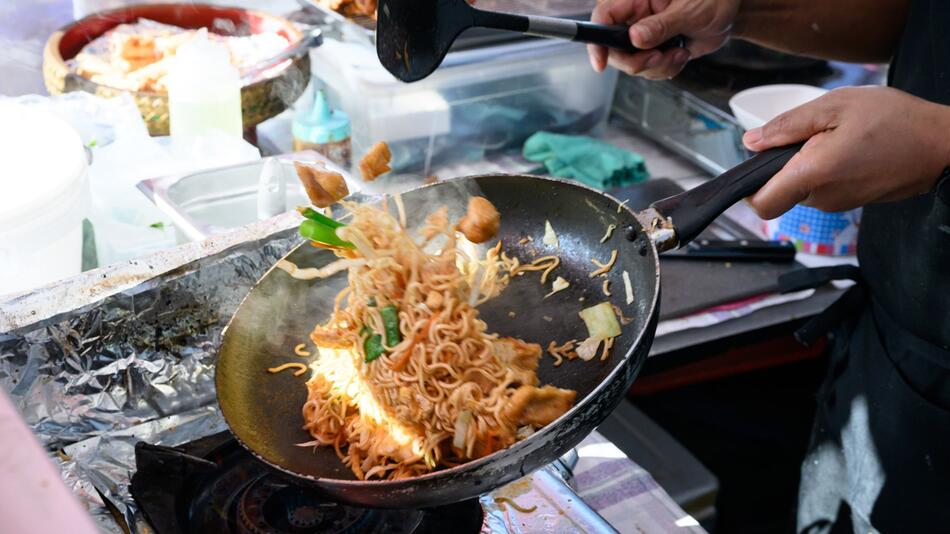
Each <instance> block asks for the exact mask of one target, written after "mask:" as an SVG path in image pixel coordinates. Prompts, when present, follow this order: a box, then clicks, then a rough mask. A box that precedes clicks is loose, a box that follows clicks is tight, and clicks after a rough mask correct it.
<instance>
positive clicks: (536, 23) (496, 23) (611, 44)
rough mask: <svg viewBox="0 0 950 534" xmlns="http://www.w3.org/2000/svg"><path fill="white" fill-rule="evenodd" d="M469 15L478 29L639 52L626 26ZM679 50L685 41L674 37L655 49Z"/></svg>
mask: <svg viewBox="0 0 950 534" xmlns="http://www.w3.org/2000/svg"><path fill="white" fill-rule="evenodd" d="M472 12H473V13H472V15H473V16H472V20H473V25H474V26H480V27H482V28H492V29H496V30H508V31H515V32H520V33H523V34H525V35H533V36H535V37H548V38H552V39H568V40H571V41H577V42H580V43H591V44H599V45H603V46H606V47H608V48H614V49H617V50H623V51H624V52H639V51H640V50H641V49H639V48H637V47H636V46H633V43H632V42H630V28H629V27H628V26H608V25H606V24H594V23H593V22H583V21H578V20H571V19H560V18H556V17H544V16H541V15H516V14H512V13H499V12H497V11H485V10H482V9H474V8H472ZM683 46H686V40H685V38H683V37H682V36H679V35H678V36H676V37H673V38H672V39H670V40H668V41H666V42H664V43H663V44H661V45H660V46H658V47H657V49H659V50H669V49H671V48H681V47H683Z"/></svg>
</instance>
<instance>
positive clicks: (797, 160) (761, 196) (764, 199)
mask: <svg viewBox="0 0 950 534" xmlns="http://www.w3.org/2000/svg"><path fill="white" fill-rule="evenodd" d="M805 160H806V157H805V156H803V155H802V153H801V152H799V153H798V154H796V155H795V156H794V157H793V158H792V159H791V160H789V162H788V163H786V164H785V167H784V168H783V169H782V170H781V171H779V172H778V174H776V175H775V176H773V177H772V179H771V180H769V181H768V182H766V184H765V185H764V186H762V189H759V191H758V192H757V193H756V194H755V195H753V196H752V197H751V198H749V199H748V200H749V204H750V205H751V206H752V209H754V210H755V212H756V213H757V214H758V215H759V217H761V218H763V219H774V218H776V217H778V216H779V215H781V214H783V213H785V212H786V211H788V210H790V209H792V208H793V207H794V206H795V204H798V203H799V202H802V201H804V200H805V199H807V198H808V194H809V191H808V189H807V187H805V186H804V184H805V183H806V182H805V181H804V180H803V177H805V176H807V174H808V166H809V165H808V162H807V161H805Z"/></svg>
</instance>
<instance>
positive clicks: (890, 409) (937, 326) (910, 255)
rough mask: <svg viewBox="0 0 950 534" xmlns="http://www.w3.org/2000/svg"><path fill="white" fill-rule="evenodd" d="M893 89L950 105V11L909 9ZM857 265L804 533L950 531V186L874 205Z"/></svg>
mask: <svg viewBox="0 0 950 534" xmlns="http://www.w3.org/2000/svg"><path fill="white" fill-rule="evenodd" d="M869 9H870V7H869ZM888 81H889V83H890V85H892V86H893V87H896V88H898V89H901V90H904V91H907V92H909V93H911V94H914V95H917V96H919V97H922V98H925V99H927V100H930V101H933V102H938V103H942V104H947V105H950V2H947V1H945V0H914V1H913V2H912V5H911V7H910V12H909V16H908V20H907V24H906V27H905V29H904V33H903V36H902V38H901V41H900V44H899V47H898V50H897V52H896V54H895V57H894V60H893V62H892V65H891V70H890V73H889V80H888ZM947 135H950V132H948V133H947ZM858 258H859V260H860V264H861V278H863V282H862V285H861V286H859V287H858V289H856V290H855V291H854V292H852V293H851V297H852V298H851V300H850V304H851V306H850V307H851V308H855V306H854V303H855V302H860V304H859V305H858V306H856V308H857V309H856V312H855V313H852V314H850V316H849V317H848V318H847V319H846V320H845V321H844V323H843V324H842V325H841V326H840V327H839V328H838V329H837V331H836V335H835V344H834V349H833V353H832V358H831V364H830V370H829V373H828V376H827V378H826V379H825V383H824V384H823V385H822V387H821V390H820V391H819V398H818V401H819V405H818V411H817V415H816V420H815V428H814V432H813V435H812V441H811V445H810V448H809V452H808V455H807V456H806V458H805V461H804V463H803V464H802V478H801V489H800V496H799V511H798V528H799V531H801V532H809V533H812V532H852V531H853V532H861V533H867V532H874V531H880V532H914V533H920V532H948V531H950V179H946V178H944V179H942V180H941V181H938V184H937V186H936V187H935V189H934V191H933V192H931V193H930V194H927V195H921V196H918V197H914V198H911V199H907V200H904V201H900V202H891V203H884V204H874V205H870V206H866V207H865V208H864V213H863V215H862V220H861V230H860V236H859V240H858ZM854 295H861V296H865V295H866V297H867V298H861V299H860V300H856V299H855V298H853V297H854ZM845 301H847V299H843V301H842V302H843V303H844V305H843V307H845V308H847V307H848V302H845Z"/></svg>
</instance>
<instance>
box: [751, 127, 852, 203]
mask: <svg viewBox="0 0 950 534" xmlns="http://www.w3.org/2000/svg"><path fill="white" fill-rule="evenodd" d="M838 145H840V140H836V139H834V138H832V134H831V133H829V132H824V133H819V134H817V135H815V136H813V137H811V138H810V139H809V140H808V141H807V142H806V143H805V145H804V146H803V147H802V149H801V151H800V152H799V153H798V154H795V156H794V157H792V159H791V160H789V162H788V163H786V164H785V167H783V168H782V170H781V171H779V172H778V173H776V174H775V176H773V177H772V179H771V180H769V181H768V182H766V184H765V185H764V186H762V188H761V189H759V191H758V192H757V193H755V195H753V196H752V197H751V198H749V199H748V201H749V204H750V205H751V206H752V208H753V209H754V210H755V212H756V213H757V214H758V215H759V217H761V218H763V219H774V218H776V217H778V216H779V215H781V214H783V213H785V212H786V211H788V210H790V209H792V208H793V207H794V206H795V205H796V204H804V205H808V206H813V207H815V208H818V209H820V210H824V211H831V210H838V209H846V207H851V206H846V207H840V206H839V205H842V198H845V200H844V202H845V204H846V203H847V200H846V197H848V196H849V195H850V196H853V192H850V193H849V192H846V191H840V189H841V188H840V187H837V188H836V187H829V186H831V185H833V183H834V182H835V180H836V179H837V178H838V175H840V174H841V173H840V168H841V167H842V165H845V166H846V165H847V163H846V160H842V158H841V157H840V155H841V153H842V148H843V147H841V146H838ZM843 162H844V163H843ZM839 193H841V194H839ZM839 197H842V198H839ZM858 204H860V202H859V203H858Z"/></svg>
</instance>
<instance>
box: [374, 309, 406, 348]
mask: <svg viewBox="0 0 950 534" xmlns="http://www.w3.org/2000/svg"><path fill="white" fill-rule="evenodd" d="M379 314H380V315H381V316H382V317H383V329H384V331H385V333H386V346H387V347H395V346H396V345H397V344H398V343H399V342H400V341H402V335H400V333H399V311H398V310H397V309H396V306H395V305H393V304H390V305H389V306H383V307H382V308H380V309H379Z"/></svg>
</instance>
